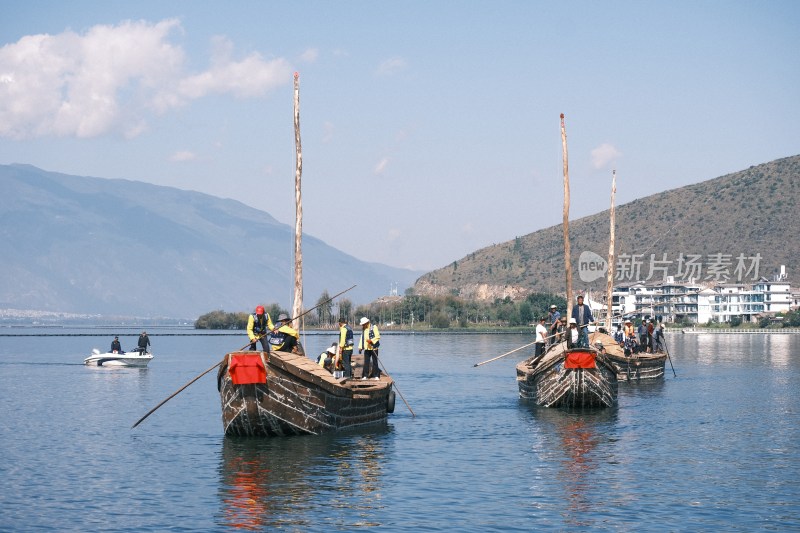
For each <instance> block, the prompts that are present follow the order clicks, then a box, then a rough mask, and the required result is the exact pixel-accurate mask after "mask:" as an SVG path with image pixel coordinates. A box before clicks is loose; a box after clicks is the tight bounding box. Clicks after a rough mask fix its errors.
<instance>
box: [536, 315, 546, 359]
mask: <svg viewBox="0 0 800 533" xmlns="http://www.w3.org/2000/svg"><path fill="white" fill-rule="evenodd" d="M546 320H547V317H546V316H543V317H541V318H539V323H538V324H536V351H535V352H534V354H535V355H536V357H539V356H541V355H544V352H545V346H546V342H547V328H546V327H544V323H545V321H546Z"/></svg>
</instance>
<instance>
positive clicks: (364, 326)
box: [358, 317, 381, 380]
mask: <svg viewBox="0 0 800 533" xmlns="http://www.w3.org/2000/svg"><path fill="white" fill-rule="evenodd" d="M359 325H360V326H361V338H360V339H359V341H358V353H361V352H364V368H363V369H362V371H361V379H369V378H374V379H376V380H378V379H381V369H380V367H378V348H379V347H380V345H381V334H380V332H379V331H378V327H377V326H373V325H371V324H370V323H369V318H367V317H363V318H362V319H361V320H360V321H359Z"/></svg>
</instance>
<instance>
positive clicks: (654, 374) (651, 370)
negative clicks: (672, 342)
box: [607, 353, 667, 381]
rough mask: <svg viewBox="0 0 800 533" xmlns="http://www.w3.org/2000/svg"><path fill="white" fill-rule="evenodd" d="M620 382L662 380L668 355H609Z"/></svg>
mask: <svg viewBox="0 0 800 533" xmlns="http://www.w3.org/2000/svg"><path fill="white" fill-rule="evenodd" d="M607 357H608V360H609V362H610V363H611V364H612V365H613V367H614V370H615V371H616V373H617V379H618V380H619V381H637V380H641V379H660V378H663V377H664V367H665V365H666V362H667V354H666V353H638V354H631V356H630V357H626V356H625V355H621V356H620V355H614V354H608V356H607Z"/></svg>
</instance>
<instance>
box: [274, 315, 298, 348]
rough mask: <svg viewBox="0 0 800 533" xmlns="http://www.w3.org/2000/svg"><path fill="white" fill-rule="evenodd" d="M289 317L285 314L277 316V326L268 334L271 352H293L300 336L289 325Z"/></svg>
mask: <svg viewBox="0 0 800 533" xmlns="http://www.w3.org/2000/svg"><path fill="white" fill-rule="evenodd" d="M289 322H291V320H289V317H288V316H286V314H285V313H281V314H280V315H279V316H278V324H277V326H276V327H275V328H274V329H273V330H272V333H270V334H269V345H270V347H271V348H272V349H273V350H278V351H281V352H294V351H296V350H295V348H296V347H297V340H298V339H299V338H300V335H299V334H298V333H297V330H296V329H294V328H293V327H292V326H290V325H289Z"/></svg>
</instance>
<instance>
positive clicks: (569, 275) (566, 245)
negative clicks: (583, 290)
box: [561, 113, 572, 318]
mask: <svg viewBox="0 0 800 533" xmlns="http://www.w3.org/2000/svg"><path fill="white" fill-rule="evenodd" d="M561 147H562V152H563V158H564V223H563V225H564V270H565V274H566V278H567V279H566V281H567V318H569V317H571V316H572V259H571V258H570V253H569V158H568V156H567V128H566V126H565V125H564V113H561Z"/></svg>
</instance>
